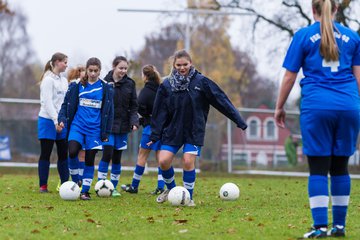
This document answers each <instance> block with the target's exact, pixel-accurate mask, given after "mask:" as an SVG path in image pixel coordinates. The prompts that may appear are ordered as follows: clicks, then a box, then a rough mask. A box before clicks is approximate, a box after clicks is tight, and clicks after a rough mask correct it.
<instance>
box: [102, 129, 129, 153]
mask: <svg viewBox="0 0 360 240" xmlns="http://www.w3.org/2000/svg"><path fill="white" fill-rule="evenodd" d="M127 141H128V135H127V133H125V134H110V136H109V141H108V142H103V145H104V146H113V147H114V149H116V150H125V149H127Z"/></svg>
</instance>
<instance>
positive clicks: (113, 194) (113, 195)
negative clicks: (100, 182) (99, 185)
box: [111, 189, 121, 197]
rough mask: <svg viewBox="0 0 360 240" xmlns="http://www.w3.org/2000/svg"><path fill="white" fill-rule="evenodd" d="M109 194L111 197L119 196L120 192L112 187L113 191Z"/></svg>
mask: <svg viewBox="0 0 360 240" xmlns="http://www.w3.org/2000/svg"><path fill="white" fill-rule="evenodd" d="M111 196H112V197H120V196H121V194H120V193H119V192H118V191H117V190H116V189H114V191H113V192H112V194H111Z"/></svg>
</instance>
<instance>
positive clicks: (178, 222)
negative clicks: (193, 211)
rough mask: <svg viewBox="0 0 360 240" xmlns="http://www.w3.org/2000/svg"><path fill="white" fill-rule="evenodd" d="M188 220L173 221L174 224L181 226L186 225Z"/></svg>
mask: <svg viewBox="0 0 360 240" xmlns="http://www.w3.org/2000/svg"><path fill="white" fill-rule="evenodd" d="M187 221H188V220H186V219H175V221H174V224H180V225H183V224H185V223H187Z"/></svg>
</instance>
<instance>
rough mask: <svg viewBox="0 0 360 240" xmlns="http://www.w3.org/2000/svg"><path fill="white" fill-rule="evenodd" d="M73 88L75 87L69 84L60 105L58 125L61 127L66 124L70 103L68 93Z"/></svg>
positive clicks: (73, 84)
mask: <svg viewBox="0 0 360 240" xmlns="http://www.w3.org/2000/svg"><path fill="white" fill-rule="evenodd" d="M74 87H75V83H72V84H70V86H69V88H68V90H67V92H66V95H65V98H64V101H63V103H62V104H61V108H60V112H59V115H58V122H59V125H61V126H62V127H65V125H66V124H67V118H68V116H67V114H68V103H69V101H70V95H71V93H70V92H71V91H72V89H73V88H74ZM61 123H62V124H61Z"/></svg>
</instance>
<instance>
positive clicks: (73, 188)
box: [59, 181, 80, 200]
mask: <svg viewBox="0 0 360 240" xmlns="http://www.w3.org/2000/svg"><path fill="white" fill-rule="evenodd" d="M59 194H60V197H61V198H62V199H64V200H77V199H79V196H80V188H79V186H78V185H77V184H76V183H75V182H73V181H67V182H64V183H63V184H61V186H60V190H59Z"/></svg>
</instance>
